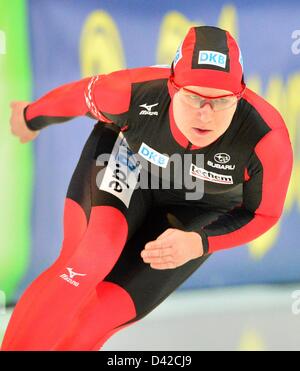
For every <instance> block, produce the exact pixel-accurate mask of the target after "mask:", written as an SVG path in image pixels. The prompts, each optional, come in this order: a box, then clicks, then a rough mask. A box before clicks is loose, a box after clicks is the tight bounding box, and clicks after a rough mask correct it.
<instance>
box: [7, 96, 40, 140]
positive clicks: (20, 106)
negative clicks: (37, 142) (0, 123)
mask: <svg viewBox="0 0 300 371" xmlns="http://www.w3.org/2000/svg"><path fill="white" fill-rule="evenodd" d="M29 103H30V102H22V101H20V102H11V104H10V108H11V116H10V121H9V123H10V129H11V132H12V134H13V135H15V136H17V137H18V138H19V139H20V142H21V143H27V142H30V141H32V140H34V139H35V138H36V137H37V136H38V135H39V132H40V131H39V130H38V131H33V130H30V129H28V127H27V126H26V123H25V119H24V109H25V107H27V106H28V104H29Z"/></svg>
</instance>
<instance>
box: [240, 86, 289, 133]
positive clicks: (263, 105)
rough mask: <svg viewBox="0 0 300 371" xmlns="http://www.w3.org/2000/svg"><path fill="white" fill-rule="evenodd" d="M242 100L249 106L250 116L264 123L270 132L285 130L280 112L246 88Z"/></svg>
mask: <svg viewBox="0 0 300 371" xmlns="http://www.w3.org/2000/svg"><path fill="white" fill-rule="evenodd" d="M243 99H244V100H245V101H246V102H247V103H248V104H249V105H250V106H251V108H252V116H253V117H254V116H255V115H256V116H257V120H260V121H261V122H264V123H265V125H266V126H268V127H269V129H270V130H278V129H286V124H285V122H284V119H283V117H282V115H281V114H280V112H279V111H278V110H277V109H276V108H275V107H274V106H273V105H272V104H270V103H269V102H268V101H267V100H265V99H264V98H263V97H262V96H260V95H258V94H256V93H255V92H254V91H253V90H251V89H249V88H246V90H245V93H244V95H243Z"/></svg>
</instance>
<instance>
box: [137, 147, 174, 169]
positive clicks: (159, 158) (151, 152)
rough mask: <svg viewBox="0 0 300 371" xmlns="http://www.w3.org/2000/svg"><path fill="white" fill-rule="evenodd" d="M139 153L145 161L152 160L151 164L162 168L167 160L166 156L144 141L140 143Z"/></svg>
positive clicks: (166, 163)
mask: <svg viewBox="0 0 300 371" xmlns="http://www.w3.org/2000/svg"><path fill="white" fill-rule="evenodd" d="M139 155H140V156H142V157H143V158H144V159H146V160H147V161H150V162H152V164H154V165H157V166H159V167H163V168H166V167H167V165H168V162H169V157H168V156H165V155H162V154H161V153H159V152H157V151H155V149H153V148H151V147H149V146H148V145H147V144H146V143H142V144H141V147H140V149H139Z"/></svg>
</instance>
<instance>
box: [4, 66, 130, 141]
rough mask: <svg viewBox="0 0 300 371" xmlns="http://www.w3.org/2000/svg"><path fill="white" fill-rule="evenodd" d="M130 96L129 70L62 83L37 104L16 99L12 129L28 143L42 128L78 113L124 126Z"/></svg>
mask: <svg viewBox="0 0 300 371" xmlns="http://www.w3.org/2000/svg"><path fill="white" fill-rule="evenodd" d="M130 96H131V84H130V81H129V77H128V72H127V70H122V71H117V72H113V73H111V74H109V75H98V76H94V77H88V78H85V79H82V80H79V81H75V82H72V83H69V84H65V85H62V86H60V87H58V88H56V89H54V90H52V91H50V92H49V93H47V94H46V95H44V96H42V97H41V98H40V99H38V100H36V101H35V102H33V103H29V102H12V103H11V108H12V115H11V119H10V125H11V131H12V133H13V134H14V135H16V136H18V137H19V138H20V141H21V142H22V143H26V142H28V141H30V140H33V139H35V137H36V136H37V135H38V133H39V131H40V130H41V129H43V128H45V127H47V126H49V125H52V124H58V123H61V122H65V121H68V120H71V119H73V118H75V117H78V116H88V117H91V118H94V119H96V120H101V121H105V122H116V123H117V124H120V125H122V124H123V121H126V119H127V116H126V113H127V111H128V108H129V104H130ZM108 116H109V117H108ZM115 119H116V120H115Z"/></svg>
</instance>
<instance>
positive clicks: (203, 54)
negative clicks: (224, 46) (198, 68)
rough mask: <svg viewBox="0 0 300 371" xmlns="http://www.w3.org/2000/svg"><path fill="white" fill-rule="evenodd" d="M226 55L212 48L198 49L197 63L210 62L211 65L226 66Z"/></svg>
mask: <svg viewBox="0 0 300 371" xmlns="http://www.w3.org/2000/svg"><path fill="white" fill-rule="evenodd" d="M226 60H227V55H226V54H223V53H219V52H215V51H212V50H200V52H199V58H198V64H211V65H213V66H218V67H222V68H225V67H226Z"/></svg>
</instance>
